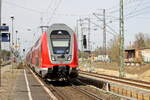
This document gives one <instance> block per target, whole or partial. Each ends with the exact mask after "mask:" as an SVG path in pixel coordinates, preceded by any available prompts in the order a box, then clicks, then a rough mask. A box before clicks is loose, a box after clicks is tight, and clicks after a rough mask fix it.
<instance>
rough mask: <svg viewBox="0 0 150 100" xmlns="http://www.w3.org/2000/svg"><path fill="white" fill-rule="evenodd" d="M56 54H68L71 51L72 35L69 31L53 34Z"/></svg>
mask: <svg viewBox="0 0 150 100" xmlns="http://www.w3.org/2000/svg"><path fill="white" fill-rule="evenodd" d="M50 38H51V43H52V49H53V53H54V54H68V53H69V51H70V35H69V33H68V32H67V31H63V30H57V31H53V32H52V33H51V36H50Z"/></svg>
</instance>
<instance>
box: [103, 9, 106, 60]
mask: <svg viewBox="0 0 150 100" xmlns="http://www.w3.org/2000/svg"><path fill="white" fill-rule="evenodd" d="M105 15H106V10H105V9H103V50H104V51H103V52H104V55H105V57H106V18H105Z"/></svg>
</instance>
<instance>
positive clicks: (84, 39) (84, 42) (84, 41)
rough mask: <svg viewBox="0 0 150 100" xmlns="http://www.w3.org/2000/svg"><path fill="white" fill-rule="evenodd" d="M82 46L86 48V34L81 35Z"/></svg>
mask: <svg viewBox="0 0 150 100" xmlns="http://www.w3.org/2000/svg"><path fill="white" fill-rule="evenodd" d="M83 47H84V49H86V48H87V40H86V35H83Z"/></svg>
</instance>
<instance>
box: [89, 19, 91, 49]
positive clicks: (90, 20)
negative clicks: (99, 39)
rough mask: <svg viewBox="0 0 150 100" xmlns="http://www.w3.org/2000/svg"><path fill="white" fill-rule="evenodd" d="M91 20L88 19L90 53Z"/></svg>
mask: <svg viewBox="0 0 150 100" xmlns="http://www.w3.org/2000/svg"><path fill="white" fill-rule="evenodd" d="M90 27H91V20H90V18H88V49H89V51H90V50H91V48H90V34H91V28H90Z"/></svg>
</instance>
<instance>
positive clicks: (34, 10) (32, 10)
mask: <svg viewBox="0 0 150 100" xmlns="http://www.w3.org/2000/svg"><path fill="white" fill-rule="evenodd" d="M4 3H6V4H9V5H11V6H15V7H18V8H22V9H25V10H28V11H31V12H36V13H43V11H40V10H36V9H32V8H27V7H24V6H20V5H18V4H15V3H12V2H8V1H4Z"/></svg>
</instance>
